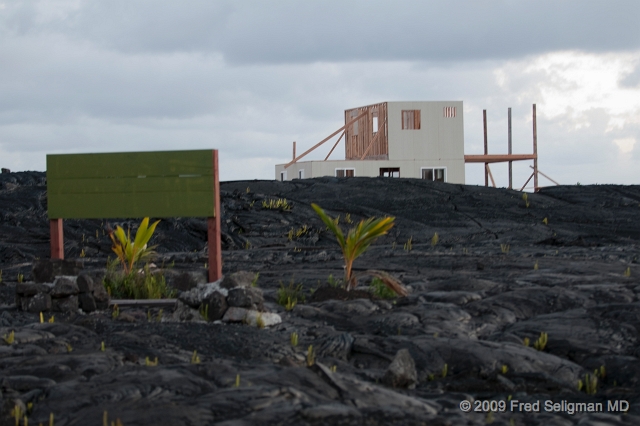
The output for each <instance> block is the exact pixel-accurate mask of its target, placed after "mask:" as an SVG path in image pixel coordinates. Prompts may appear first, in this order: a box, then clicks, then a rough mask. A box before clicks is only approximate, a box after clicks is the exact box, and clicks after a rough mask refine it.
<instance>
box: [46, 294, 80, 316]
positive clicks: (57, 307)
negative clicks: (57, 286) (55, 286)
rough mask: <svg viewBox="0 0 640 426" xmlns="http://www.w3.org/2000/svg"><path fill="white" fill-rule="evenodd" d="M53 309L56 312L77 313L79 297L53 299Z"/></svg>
mask: <svg viewBox="0 0 640 426" xmlns="http://www.w3.org/2000/svg"><path fill="white" fill-rule="evenodd" d="M51 309H52V310H53V311H55V312H77V311H78V296H69V297H63V298H58V299H51Z"/></svg>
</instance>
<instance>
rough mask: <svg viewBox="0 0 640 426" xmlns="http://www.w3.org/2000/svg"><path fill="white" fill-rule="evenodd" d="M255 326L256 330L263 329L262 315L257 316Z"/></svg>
mask: <svg viewBox="0 0 640 426" xmlns="http://www.w3.org/2000/svg"><path fill="white" fill-rule="evenodd" d="M256 326H257V327H258V328H264V327H265V322H264V318H262V314H258V316H257V317H256Z"/></svg>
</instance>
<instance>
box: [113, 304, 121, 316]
mask: <svg viewBox="0 0 640 426" xmlns="http://www.w3.org/2000/svg"><path fill="white" fill-rule="evenodd" d="M119 316H120V307H119V306H118V304H117V303H116V304H115V305H113V310H112V311H111V318H113V319H116V318H118V317H119Z"/></svg>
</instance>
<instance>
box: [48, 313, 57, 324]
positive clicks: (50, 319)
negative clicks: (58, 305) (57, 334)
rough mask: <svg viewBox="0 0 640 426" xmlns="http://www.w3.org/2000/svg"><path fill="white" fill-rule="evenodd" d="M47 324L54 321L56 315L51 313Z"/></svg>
mask: <svg viewBox="0 0 640 426" xmlns="http://www.w3.org/2000/svg"><path fill="white" fill-rule="evenodd" d="M48 322H49V324H53V323H54V322H56V317H55V315H51V317H50V318H49V320H48Z"/></svg>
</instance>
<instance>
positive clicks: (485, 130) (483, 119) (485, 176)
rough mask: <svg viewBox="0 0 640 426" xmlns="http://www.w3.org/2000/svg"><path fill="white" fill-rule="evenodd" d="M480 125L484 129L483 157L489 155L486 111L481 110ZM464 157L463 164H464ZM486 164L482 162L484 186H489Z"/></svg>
mask: <svg viewBox="0 0 640 426" xmlns="http://www.w3.org/2000/svg"><path fill="white" fill-rule="evenodd" d="M482 125H483V127H484V155H485V156H487V155H489V141H488V140H487V110H486V109H483V110H482ZM466 161H467V160H466V156H465V162H466ZM488 165H489V163H488V162H486V161H485V162H484V186H489V173H487V166H488Z"/></svg>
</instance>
